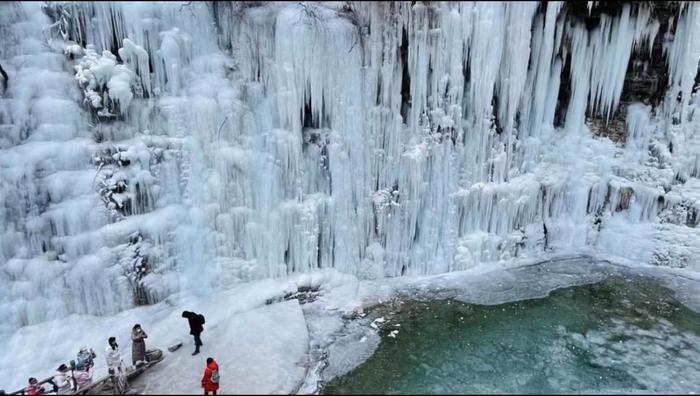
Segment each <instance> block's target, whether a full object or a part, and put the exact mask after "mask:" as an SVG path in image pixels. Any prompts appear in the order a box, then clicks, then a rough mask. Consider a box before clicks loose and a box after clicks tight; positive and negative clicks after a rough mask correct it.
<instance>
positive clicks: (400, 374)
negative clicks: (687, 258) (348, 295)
mask: <svg viewBox="0 0 700 396" xmlns="http://www.w3.org/2000/svg"><path fill="white" fill-rule="evenodd" d="M387 319H389V320H388V321H386V322H384V323H383V324H382V328H381V331H380V334H381V335H382V342H381V344H380V345H379V347H378V349H377V350H376V352H375V353H374V354H373V355H372V356H371V357H370V358H369V359H368V360H367V361H366V362H364V363H363V364H362V365H360V366H359V367H357V368H356V369H354V370H353V371H351V372H350V373H348V374H347V375H345V376H343V377H339V378H336V379H334V380H332V381H331V382H329V383H328V384H327V385H326V386H325V387H324V389H323V393H324V394H371V393H380V394H397V393H403V394H406V393H408V394H416V393H429V394H439V393H452V394H454V393H529V394H534V393H595V392H603V393H605V392H626V393H629V392H637V391H638V392H656V393H659V392H661V393H669V392H679V393H689V392H699V391H700V336H699V335H700V315H699V314H697V313H695V312H693V311H691V310H690V309H688V308H686V307H685V306H683V305H682V304H681V303H679V302H678V301H677V300H676V299H675V298H674V296H673V292H672V291H670V290H668V289H666V288H663V287H661V286H659V285H658V284H657V283H656V282H654V281H652V280H649V279H645V278H641V277H634V278H625V277H621V276H615V277H611V278H608V279H606V280H604V281H602V282H599V283H596V284H590V285H585V286H576V287H570V288H565V289H559V290H555V291H553V292H552V293H551V294H550V295H549V296H548V297H546V298H541V299H533V300H525V301H518V302H513V303H507V304H501V305H494V306H485V305H474V304H464V303H460V302H457V301H454V300H443V301H431V302H416V301H412V302H406V303H405V304H403V305H402V307H401V309H400V311H398V312H397V313H396V314H394V315H392V316H391V317H387ZM397 324H398V325H400V326H397ZM394 330H398V333H395V334H394V335H395V338H392V337H390V336H389V334H390V332H392V331H394Z"/></svg>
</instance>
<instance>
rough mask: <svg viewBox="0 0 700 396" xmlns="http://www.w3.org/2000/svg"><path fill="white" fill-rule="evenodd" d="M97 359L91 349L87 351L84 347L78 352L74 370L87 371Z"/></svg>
mask: <svg viewBox="0 0 700 396" xmlns="http://www.w3.org/2000/svg"><path fill="white" fill-rule="evenodd" d="M96 357H97V354H96V353H95V351H93V350H92V349H88V347H86V346H84V347H82V348H80V351H78V356H77V359H76V363H77V364H76V366H75V368H76V369H77V370H79V371H80V370H87V369H88V368H90V367H92V366H94V365H95V361H94V359H95V358H96Z"/></svg>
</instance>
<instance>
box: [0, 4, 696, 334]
mask: <svg viewBox="0 0 700 396" xmlns="http://www.w3.org/2000/svg"><path fill="white" fill-rule="evenodd" d="M0 7H2V12H1V13H0V31H1V32H2V33H3V34H5V37H12V38H13V40H6V41H4V42H3V43H2V44H0V64H2V66H3V69H4V70H5V71H6V72H7V75H8V78H7V80H9V83H8V84H7V88H6V89H5V90H4V93H3V96H2V98H0V117H1V118H0V127H1V128H2V131H3V133H2V136H0V154H1V155H0V172H1V173H0V176H1V177H0V187H1V188H0V219H2V221H0V266H2V267H1V268H2V271H0V279H1V280H2V282H4V283H5V284H8V285H10V287H7V288H4V289H3V290H2V291H0V296H2V299H0V304H1V305H0V312H7V313H9V317H10V318H11V319H10V320H9V321H6V322H5V323H4V324H3V326H4V327H3V329H2V330H7V331H12V330H13V329H15V328H17V327H18V326H22V325H26V324H31V323H37V322H41V321H44V320H47V319H51V318H55V317H60V316H64V315H65V314H66V313H72V312H80V313H91V314H107V313H113V312H116V311H119V310H121V309H124V308H126V307H129V306H131V305H133V304H144V303H149V302H153V301H158V300H161V299H163V298H164V297H166V296H168V295H170V294H171V293H173V292H175V291H178V290H182V289H189V290H197V291H201V292H206V291H207V290H209V289H210V288H220V287H227V286H230V285H231V284H234V283H237V282H242V281H248V280H252V279H259V278H266V277H276V276H282V275H286V274H289V273H293V272H309V271H313V270H316V269H319V268H334V269H337V270H339V271H342V272H347V273H351V274H355V275H357V276H360V277H366V278H367V277H368V278H375V277H384V276H400V275H408V274H431V273H440V272H446V271H455V270H461V269H466V268H470V267H472V266H474V265H476V264H479V263H484V262H495V261H499V260H510V259H514V258H518V257H539V256H542V255H543V254H546V253H550V252H574V251H594V252H598V253H602V254H608V255H611V256H617V257H624V258H628V259H631V260H635V261H638V262H643V263H652V264H657V265H668V266H676V267H689V268H698V267H697V259H696V257H698V254H700V234H699V233H698V230H697V228H696V225H697V223H698V215H697V212H698V208H699V207H700V201H699V199H700V183H699V182H698V174H699V169H700V157H699V154H700V145H699V143H700V142H699V141H698V134H697V131H698V127H699V125H698V122H700V121H699V120H698V119H697V117H696V116H695V107H696V102H697V101H696V100H694V98H693V92H694V87H695V83H696V79H697V71H698V60H700V6H698V5H696V4H695V3H684V4H680V3H673V2H672V3H652V2H642V3H631V4H630V3H627V4H621V3H613V2H589V3H588V4H585V3H567V4H564V3H557V2H546V3H545V2H541V3H537V2H533V3H466V2H465V3H436V2H435V3H434V2H427V3H425V2H415V3H408V2H394V3H353V2H348V3H300V4H278V3H262V2H238V3H223V2H213V3H194V2H193V3H185V4H145V3H115V4H110V3H51V4H50V5H49V6H46V7H43V8H42V7H41V5H40V4H39V5H36V4H29V3H27V4H22V3H15V4H3V5H1V6H0Z"/></svg>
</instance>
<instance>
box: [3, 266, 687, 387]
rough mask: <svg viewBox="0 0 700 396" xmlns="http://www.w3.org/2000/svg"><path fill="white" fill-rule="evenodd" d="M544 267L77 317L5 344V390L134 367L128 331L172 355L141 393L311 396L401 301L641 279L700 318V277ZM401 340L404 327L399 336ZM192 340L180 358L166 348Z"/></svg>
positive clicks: (508, 294) (231, 296)
mask: <svg viewBox="0 0 700 396" xmlns="http://www.w3.org/2000/svg"><path fill="white" fill-rule="evenodd" d="M551 259H552V260H551V261H546V262H544V263H540V262H535V261H533V260H519V261H510V262H502V263H491V265H483V266H479V267H475V268H473V269H470V270H467V271H460V272H453V273H449V274H443V275H434V276H419V277H404V278H393V279H384V280H376V281H368V280H364V281H362V280H357V279H356V278H355V277H352V276H348V275H344V274H340V273H338V272H336V271H319V272H315V273H313V274H307V275H298V276H293V277H285V278H279V279H268V280H262V281H257V282H251V283H248V284H244V285H241V286H239V287H235V288H232V289H230V290H226V291H222V292H216V293H213V294H211V295H208V296H193V295H180V294H178V295H175V296H172V297H171V298H169V299H168V300H166V301H164V302H161V303H159V304H156V305H154V306H149V307H141V308H136V309H131V310H127V311H124V312H121V313H119V314H117V315H114V316H108V317H95V316H87V315H71V316H70V317H67V318H65V319H61V320H55V321H51V322H49V323H45V324H40V325H33V326H27V327H24V328H22V329H21V330H19V331H17V332H16V333H15V334H14V335H13V336H12V337H11V338H9V339H7V340H2V341H0V349H1V350H2V351H3V354H2V356H0V384H2V386H3V387H5V389H8V390H14V389H15V388H17V389H19V388H20V387H21V386H24V385H25V381H26V378H28V377H29V376H35V377H37V378H43V377H45V376H48V375H49V374H52V370H53V369H54V368H55V367H57V366H58V364H60V363H61V362H65V361H67V360H69V359H71V358H74V357H75V356H74V355H75V353H77V350H78V349H79V347H81V346H83V345H85V346H88V347H92V348H94V349H95V350H96V352H97V354H98V358H97V360H96V361H97V365H96V376H97V377H99V376H102V375H104V374H105V372H106V366H105V361H104V347H105V346H106V342H107V338H108V337H109V336H116V337H117V342H118V343H120V345H121V349H122V351H123V352H122V356H123V357H124V360H125V362H126V363H127V364H129V362H130V356H131V354H130V353H131V352H130V341H129V338H128V337H129V332H130V330H131V327H132V326H133V324H135V323H139V324H141V325H142V327H143V328H144V329H145V330H146V332H147V333H148V335H149V338H148V339H147V340H146V342H147V346H148V347H149V348H150V347H155V348H160V349H162V350H164V353H165V360H163V361H162V362H161V363H159V364H158V365H157V366H155V367H154V368H153V369H151V370H150V371H148V372H146V373H145V374H143V375H142V376H141V377H140V378H138V379H137V380H136V381H135V382H134V384H133V385H134V386H135V387H136V389H138V390H139V391H141V392H144V393H149V394H155V393H193V394H194V393H199V392H200V383H199V381H200V380H201V376H202V374H203V370H204V360H205V359H206V358H207V357H209V356H211V357H213V358H215V359H216V360H217V361H218V363H219V365H220V367H221V378H222V379H221V386H222V392H221V393H232V394H245V393H274V394H288V393H297V392H298V393H311V392H313V391H315V390H316V389H317V386H318V385H319V381H328V380H329V379H330V378H332V377H334V376H337V375H342V374H344V373H346V372H348V371H349V370H351V369H352V368H353V367H355V366H357V365H358V364H360V363H361V362H362V361H363V360H364V359H366V358H367V357H368V356H370V355H371V353H372V352H373V351H374V348H376V346H377V344H378V342H379V337H378V332H377V329H376V327H372V326H371V323H368V322H367V321H363V317H364V315H365V312H364V311H365V310H366V309H367V308H369V307H373V306H376V305H377V304H382V303H386V302H389V301H391V300H392V299H394V298H395V297H397V296H402V297H403V298H406V297H413V298H447V297H451V298H457V299H459V300H461V301H464V302H469V303H478V304H500V303H504V302H509V301H515V300H521V299H526V298H537V297H542V296H545V295H547V294H548V293H549V292H550V291H551V290H554V289H556V288H560V287H567V286H572V285H576V284H583V283H590V282H595V281H597V280H600V279H602V278H603V277H606V276H609V275H610V274H614V273H623V272H626V271H631V272H634V273H640V274H647V275H650V276H654V277H655V278H657V279H659V281H660V282H661V283H662V284H664V285H666V286H667V287H669V288H671V289H673V290H675V291H676V293H677V296H678V298H679V299H680V300H681V301H683V302H684V303H685V304H686V305H687V306H689V307H690V308H691V309H693V310H695V311H697V312H700V287H699V286H700V276H698V275H697V273H695V272H693V271H688V270H683V269H670V268H659V267H651V266H642V265H638V264H633V263H631V262H624V261H620V262H616V263H609V262H603V261H594V260H595V259H589V258H581V257H566V256H555V257H551ZM300 287H310V288H311V289H312V290H316V289H318V290H317V291H311V292H310V294H309V295H310V296H313V298H311V299H310V300H308V301H306V300H302V301H303V304H300V303H299V301H300V300H298V299H289V300H285V299H284V296H285V295H289V293H293V292H296V291H297V290H299V288H300ZM183 310H193V311H196V312H200V313H202V314H204V315H205V317H206V321H207V323H206V325H205V331H204V333H203V334H202V341H203V342H204V346H203V347H202V350H201V353H200V354H199V355H197V356H194V357H193V356H191V355H190V354H191V352H192V351H193V341H192V337H191V336H189V334H188V327H187V321H186V320H185V319H183V318H182V317H181V312H182V311H183ZM399 332H400V329H399ZM177 342H183V344H184V345H183V347H182V348H180V349H178V350H177V351H175V352H172V353H171V352H169V351H167V347H168V346H170V345H173V344H175V343H177Z"/></svg>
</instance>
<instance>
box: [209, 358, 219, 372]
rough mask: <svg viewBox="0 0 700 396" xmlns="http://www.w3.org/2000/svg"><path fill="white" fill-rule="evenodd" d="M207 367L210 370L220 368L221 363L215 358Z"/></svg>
mask: <svg viewBox="0 0 700 396" xmlns="http://www.w3.org/2000/svg"><path fill="white" fill-rule="evenodd" d="M207 368H208V369H209V370H218V369H219V365H218V364H217V363H216V360H214V361H213V362H211V363H209V364H207Z"/></svg>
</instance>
